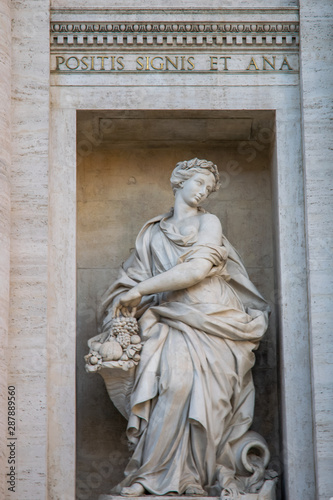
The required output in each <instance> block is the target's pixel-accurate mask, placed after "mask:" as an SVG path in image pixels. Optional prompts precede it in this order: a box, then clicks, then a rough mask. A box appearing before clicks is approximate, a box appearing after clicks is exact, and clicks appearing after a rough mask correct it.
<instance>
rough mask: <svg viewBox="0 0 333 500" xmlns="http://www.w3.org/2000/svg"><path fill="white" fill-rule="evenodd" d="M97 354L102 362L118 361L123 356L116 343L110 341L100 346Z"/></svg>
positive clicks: (119, 346)
mask: <svg viewBox="0 0 333 500" xmlns="http://www.w3.org/2000/svg"><path fill="white" fill-rule="evenodd" d="M99 353H100V355H101V356H102V358H103V361H118V359H120V358H121V356H122V355H123V350H122V348H121V345H120V344H119V343H118V342H115V341H114V340H111V341H109V342H104V344H102V345H101V347H100V348H99Z"/></svg>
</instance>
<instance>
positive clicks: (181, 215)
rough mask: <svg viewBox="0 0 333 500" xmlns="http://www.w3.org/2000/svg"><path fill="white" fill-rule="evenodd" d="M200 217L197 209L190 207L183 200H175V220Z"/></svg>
mask: <svg viewBox="0 0 333 500" xmlns="http://www.w3.org/2000/svg"><path fill="white" fill-rule="evenodd" d="M195 215H198V209H197V207H190V206H189V205H188V204H187V203H185V202H184V200H183V199H181V198H177V196H176V198H175V206H174V210H173V219H174V220H183V219H187V218H189V217H193V216H195Z"/></svg>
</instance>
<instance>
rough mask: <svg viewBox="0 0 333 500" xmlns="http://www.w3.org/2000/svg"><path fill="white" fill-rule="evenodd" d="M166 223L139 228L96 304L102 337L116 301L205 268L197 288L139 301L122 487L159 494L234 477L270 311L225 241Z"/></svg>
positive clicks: (165, 218)
mask: <svg viewBox="0 0 333 500" xmlns="http://www.w3.org/2000/svg"><path fill="white" fill-rule="evenodd" d="M170 215H171V214H170V213H169V214H165V215H163V216H159V217H156V218H154V219H152V220H150V221H149V222H148V223H147V224H146V225H145V226H144V227H143V229H142V230H141V232H140V233H139V235H138V237H137V240H136V247H135V251H134V252H133V254H132V255H131V256H130V258H129V259H128V260H127V261H126V262H125V264H123V266H122V269H121V272H120V275H119V278H118V280H117V281H116V282H115V283H114V284H113V285H112V286H111V287H110V289H109V290H108V291H107V292H106V294H105V296H104V300H103V304H102V310H103V315H104V317H103V322H102V332H103V331H108V329H109V328H110V324H111V320H112V305H113V301H114V299H115V298H116V297H119V295H121V294H123V293H125V292H126V291H128V290H129V289H130V288H132V287H133V286H135V285H136V284H138V283H139V282H141V281H143V280H146V279H148V278H151V277H152V276H155V275H158V274H160V273H163V272H164V271H167V270H168V269H170V268H172V267H174V266H175V265H176V264H178V263H181V262H188V261H192V260H195V259H207V260H208V261H209V262H210V263H211V264H212V270H211V272H210V273H209V275H208V276H207V277H206V278H205V279H204V280H202V281H201V282H200V283H198V284H196V285H194V286H191V287H188V288H186V289H183V290H177V291H172V292H163V293H158V294H154V295H150V296H145V297H143V299H142V301H141V304H140V306H139V308H138V310H137V313H136V315H137V318H138V321H139V325H140V329H141V336H142V340H143V344H144V345H143V349H142V353H141V360H140V362H139V365H138V367H137V368H136V372H135V375H134V380H133V388H132V393H131V397H130V414H129V419H128V427H127V434H128V438H129V440H130V441H131V442H132V443H133V445H134V446H135V449H134V453H133V456H132V457H131V459H130V461H129V464H128V466H127V468H126V470H125V479H124V481H123V482H122V483H121V485H120V486H119V487H122V486H129V485H132V484H133V483H134V482H139V483H141V484H142V485H143V486H144V488H145V489H146V490H147V491H148V492H150V493H152V494H157V495H164V494H167V493H169V492H173V493H177V494H182V493H184V492H185V490H186V488H188V487H189V486H190V485H196V486H201V487H202V488H205V489H206V490H207V491H209V488H210V487H211V486H213V485H214V483H215V482H217V483H219V484H220V486H221V487H222V486H223V484H225V483H226V481H227V479H228V478H231V477H233V476H234V475H235V473H236V467H235V458H234V456H233V452H232V446H233V443H235V442H236V441H237V440H238V439H240V438H241V437H242V436H243V435H244V434H245V433H246V432H247V430H248V429H249V427H250V425H251V422H252V418H253V409H254V386H253V381H252V374H251V368H252V366H253V364H254V361H255V356H254V353H253V351H254V350H255V349H256V348H257V347H258V343H259V340H260V338H261V337H262V335H263V334H264V333H265V331H266V329H267V324H268V306H267V303H266V302H265V300H264V299H263V298H262V297H261V295H260V294H259V292H258V291H257V289H256V288H255V286H254V285H253V284H252V283H251V281H250V280H249V278H248V275H247V273H246V270H245V268H244V266H243V264H242V263H241V260H240V258H239V255H238V254H237V252H236V251H235V249H234V248H233V247H232V246H231V244H230V243H229V242H228V240H227V239H226V238H225V237H224V236H223V242H222V245H221V246H218V245H214V244H207V245H200V244H197V237H198V234H197V231H196V230H195V228H193V229H191V230H190V231H188V232H187V234H185V235H183V234H181V233H180V231H179V230H178V228H177V227H176V226H174V225H173V224H171V223H170V222H169V220H168V219H169V217H170Z"/></svg>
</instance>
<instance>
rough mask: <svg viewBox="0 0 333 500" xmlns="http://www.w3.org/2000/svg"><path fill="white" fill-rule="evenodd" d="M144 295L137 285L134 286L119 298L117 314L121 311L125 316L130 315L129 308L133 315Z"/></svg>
mask: <svg viewBox="0 0 333 500" xmlns="http://www.w3.org/2000/svg"><path fill="white" fill-rule="evenodd" d="M141 298H142V295H141V293H140V292H139V291H138V290H137V288H136V287H134V288H132V289H131V290H129V291H128V292H126V293H125V294H124V295H122V296H121V298H120V299H119V303H118V305H117V306H116V308H115V315H117V314H119V313H121V314H122V315H123V316H128V315H129V309H130V310H131V314H132V315H133V314H134V312H135V309H136V307H137V306H138V305H139V304H140V301H141Z"/></svg>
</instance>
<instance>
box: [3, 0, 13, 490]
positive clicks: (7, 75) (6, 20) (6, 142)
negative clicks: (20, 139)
mask: <svg viewBox="0 0 333 500" xmlns="http://www.w3.org/2000/svg"><path fill="white" fill-rule="evenodd" d="M10 43H11V33H10V0H1V1H0V103H1V105H0V470H1V471H4V470H5V463H6V459H7V454H6V451H7V448H6V444H7V442H6V436H7V356H6V351H5V348H6V345H7V336H8V317H9V262H10V257H9V252H10V156H11V144H10V141H11V136H10V104H11V103H10V85H11V72H10V66H11V57H10ZM5 489H6V479H5V475H4V474H1V478H0V497H1V498H3V496H4V492H5Z"/></svg>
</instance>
